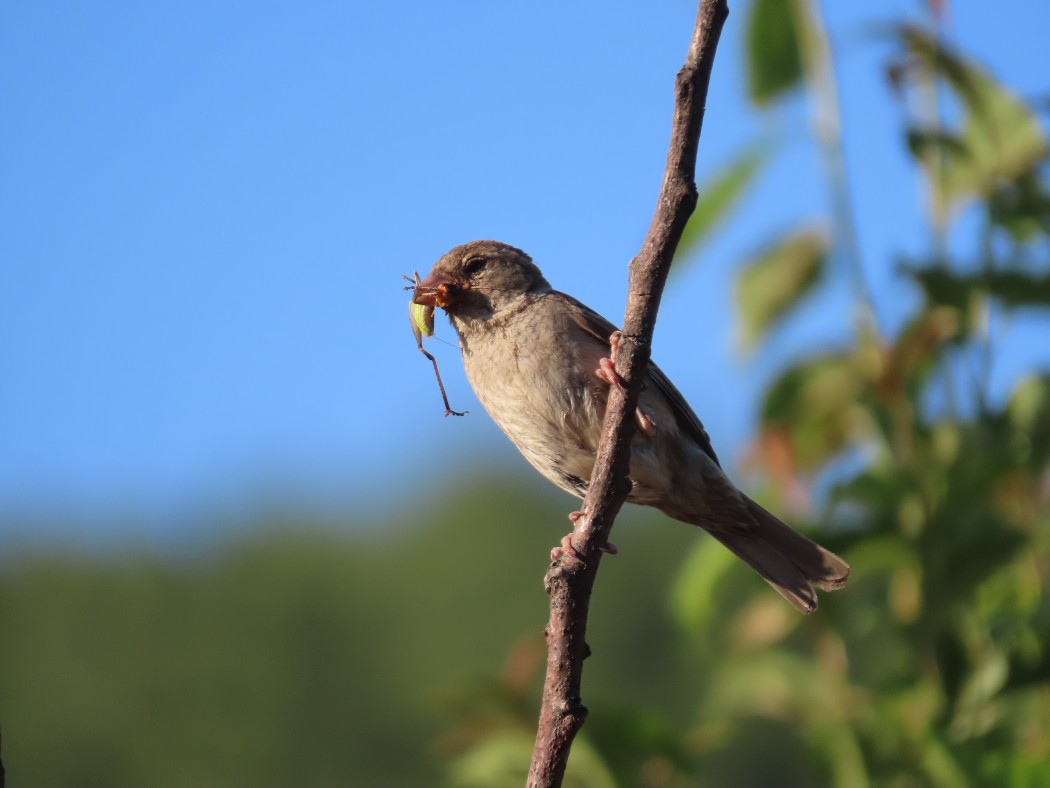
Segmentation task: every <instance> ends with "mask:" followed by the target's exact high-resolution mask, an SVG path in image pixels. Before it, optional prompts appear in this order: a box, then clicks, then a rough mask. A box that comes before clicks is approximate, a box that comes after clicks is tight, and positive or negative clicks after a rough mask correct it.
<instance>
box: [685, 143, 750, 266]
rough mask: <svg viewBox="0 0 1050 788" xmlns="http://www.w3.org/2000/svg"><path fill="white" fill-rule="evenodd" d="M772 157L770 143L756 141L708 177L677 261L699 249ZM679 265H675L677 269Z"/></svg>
mask: <svg viewBox="0 0 1050 788" xmlns="http://www.w3.org/2000/svg"><path fill="white" fill-rule="evenodd" d="M768 158H769V146H768V145H765V144H762V143H754V144H751V145H749V146H747V147H746V148H745V149H744V150H743V151H741V152H740V153H739V154H737V156H736V158H734V159H733V160H732V161H730V162H729V163H728V164H727V165H726V166H724V167H723V168H722V169H720V170H718V171H717V172H716V173H714V175H713V176H711V177H710V178H709V179H707V181H706V183H705V184H704V185H703V189H702V191H701V192H700V194H699V196H698V197H697V201H696V208H695V209H694V210H693V215H692V216H690V217H689V223H688V224H687V225H686V226H685V230H684V231H683V233H682V238H681V240H680V241H679V242H678V251H677V252H676V253H675V259H676V260H682V259H684V258H685V257H686V256H687V255H689V254H690V253H692V252H693V251H694V250H696V249H697V248H698V247H699V246H700V245H701V244H702V243H703V242H704V241H705V240H707V238H708V236H710V235H711V233H712V232H714V230H715V229H717V227H718V225H719V224H720V223H721V222H722V220H724V219H725V217H726V216H727V215H728V214H729V212H730V211H731V210H732V209H733V208H734V207H736V205H737V203H739V202H740V199H741V197H743V195H744V192H745V191H746V190H747V187H748V186H750V185H751V182H752V181H753V180H754V178H755V175H756V174H757V173H758V171H759V169H761V167H762V165H763V164H764V163H765V162H766V159H768ZM678 268H679V266H676V267H675V270H676V271H677V270H678Z"/></svg>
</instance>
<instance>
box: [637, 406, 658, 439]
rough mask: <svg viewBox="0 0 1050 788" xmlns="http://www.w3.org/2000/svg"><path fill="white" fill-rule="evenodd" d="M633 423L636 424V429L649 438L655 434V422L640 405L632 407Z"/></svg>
mask: <svg viewBox="0 0 1050 788" xmlns="http://www.w3.org/2000/svg"><path fill="white" fill-rule="evenodd" d="M634 423H635V424H637V425H638V431H639V432H641V433H642V434H643V435H646V436H648V437H650V438H651V437H653V436H654V435H655V434H656V422H655V421H653V417H652V416H650V415H649V414H648V413H646V412H645V411H644V410H643V409H642V406H641V405H639V406H638V407H637V408H635V409H634Z"/></svg>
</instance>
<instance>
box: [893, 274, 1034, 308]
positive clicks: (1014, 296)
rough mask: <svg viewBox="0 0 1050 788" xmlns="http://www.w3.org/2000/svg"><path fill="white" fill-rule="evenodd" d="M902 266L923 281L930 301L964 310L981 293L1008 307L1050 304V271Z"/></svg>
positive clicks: (920, 281)
mask: <svg viewBox="0 0 1050 788" xmlns="http://www.w3.org/2000/svg"><path fill="white" fill-rule="evenodd" d="M902 268H903V270H904V271H905V272H906V273H907V274H908V275H909V276H911V277H912V279H914V280H915V281H916V282H917V283H918V284H919V286H920V287H921V288H922V289H923V292H924V293H925V294H926V298H927V299H928V300H929V301H930V303H932V304H938V305H941V306H950V307H955V308H956V309H958V310H960V311H962V312H965V311H966V310H967V308H968V307H969V306H970V303H971V301H972V300H973V299H974V298H975V297H977V296H980V295H989V296H992V297H993V298H995V299H996V300H998V301H999V302H1000V303H1001V304H1002V305H1003V306H1004V307H1007V308H1015V309H1016V308H1019V307H1031V306H1044V307H1045V306H1050V274H1044V275H1042V276H1040V275H1038V274H1033V273H1028V272H1026V271H1018V270H1005V271H989V272H987V273H978V274H960V273H957V272H956V271H953V270H952V269H951V268H949V267H948V266H946V265H944V264H937V265H933V266H929V267H923V268H917V267H912V266H908V265H905V266H903V267H902Z"/></svg>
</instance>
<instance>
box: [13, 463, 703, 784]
mask: <svg viewBox="0 0 1050 788" xmlns="http://www.w3.org/2000/svg"><path fill="white" fill-rule="evenodd" d="M571 508H572V499H571V498H569V497H568V496H565V495H562V494H560V493H558V492H556V491H554V490H553V489H552V488H551V489H548V488H547V487H546V486H545V485H543V483H542V482H540V481H538V480H537V482H536V487H534V488H528V487H526V488H525V489H523V488H522V486H521V481H520V479H519V480H516V481H514V482H510V481H508V480H506V479H503V478H485V477H479V476H473V477H470V478H468V479H465V481H464V487H463V489H461V490H453V491H450V492H449V493H448V494H447V495H442V496H440V497H439V498H438V499H437V500H434V501H431V502H430V503H429V504H427V505H425V506H420V508H419V509H418V510H416V511H413V512H408V513H402V514H400V515H399V517H398V519H397V521H393V522H385V523H382V522H377V523H362V522H353V521H350V522H346V523H334V524H328V525H325V526H322V525H319V524H316V523H310V522H302V521H299V520H295V519H292V518H289V519H286V520H283V521H281V522H271V523H268V524H266V525H265V526H263V525H262V524H260V526H259V527H258V528H256V529H254V533H255V535H253V536H251V537H247V538H245V537H241V538H238V539H235V540H233V541H230V542H229V543H227V544H225V545H218V546H216V545H213V546H210V547H206V548H204V547H202V548H201V549H200V552H199V553H195V554H188V555H183V556H181V557H171V556H163V557H162V556H160V555H157V554H149V553H147V554H143V553H134V552H117V553H111V554H98V555H94V556H92V555H84V554H79V553H77V554H74V553H68V552H66V553H63V552H61V551H58V550H49V549H44V548H38V549H36V550H35V551H33V552H28V553H26V552H23V553H21V554H14V555H9V556H8V559H7V560H6V562H5V563H4V564H2V566H0V633H2V642H3V646H4V648H3V652H4V655H3V657H4V658H3V660H2V661H0V699H2V703H0V726H2V731H3V755H4V763H5V765H6V766H7V772H8V776H9V778H10V784H12V785H26V786H34V788H48V786H55V787H57V786H73V785H75V786H78V788H92V786H97V787H98V788H103V787H105V788H117V787H119V786H129V787H130V786H144V785H148V786H156V787H157V788H163V786H173V787H174V786H180V787H182V786H209V785H210V786H220V785H221V786H248V785H250V786H288V785H296V786H344V785H361V786H379V787H382V786H426V785H435V784H439V783H440V782H441V780H442V766H441V764H442V762H443V759H444V758H445V757H446V756H448V755H449V754H451V753H458V752H460V750H461V742H462V740H463V738H464V737H465V736H468V733H469V731H470V729H471V720H475V719H478V714H479V708H480V709H485V710H492V711H493V713H504V710H506V709H508V708H509V709H510V710H511V712H508V713H514V714H519V713H520V716H521V718H522V719H528V718H530V717H532V715H533V713H534V708H533V706H534V703H535V699H536V698H537V697H538V694H539V687H540V685H539V677H538V674H537V668H538V667H539V666H540V664H541V662H542V659H543V627H544V625H545V624H546V615H547V611H546V607H545V605H544V601H543V600H544V596H543V590H542V578H543V573H544V571H545V569H546V563H545V560H544V556H545V555H546V554H547V552H548V551H549V550H550V547H551V545H552V544H555V543H556V542H557V540H558V539H559V538H560V536H561V535H563V533H562V531H563V530H564V529H565V528H568V525H569V523H568V520H567V519H566V517H565V515H566V512H568V511H569V510H570V509H571ZM647 517H650V515H649V514H648V513H647V512H641V511H637V510H636V511H634V512H631V513H628V516H627V517H625V518H624V519H623V521H622V522H621V528H620V536H619V540H620V544H621V545H622V546H623V547H624V549H625V550H630V552H631V555H632V556H633V559H632V565H629V566H628V565H623V564H622V565H620V566H616V565H614V562H610V566H609V567H607V571H604V572H603V577H602V580H601V583H600V584H599V585H600V588H601V593H602V599H603V605H602V608H603V609H602V610H601V611H595V617H594V623H593V633H594V639H593V642H594V645H595V648H596V649H598V648H600V649H601V651H602V652H604V653H605V654H606V656H605V657H604V658H603V659H602V660H601V663H602V664H601V665H599V664H598V662H597V661H596V662H595V664H594V665H593V666H591V667H592V670H591V672H590V674H589V676H588V680H589V687H590V688H591V689H592V690H593V691H594V692H595V693H596V696H597V698H596V702H595V703H594V704H593V705H594V707H595V709H596V713H598V714H599V716H602V717H609V718H612V717H614V716H615V713H616V711H615V708H618V707H614V709H613V711H612V712H610V713H609V714H606V713H605V711H604V710H602V711H601V712H598V711H597V710H598V709H602V706H603V704H602V701H601V700H600V698H601V697H602V696H605V697H606V698H608V699H609V702H610V703H611V702H613V701H615V703H617V704H640V705H642V706H643V707H646V708H647V707H649V706H652V707H655V708H660V709H662V710H663V711H664V712H666V713H672V714H675V713H677V715H678V717H677V720H678V722H679V723H680V724H682V725H684V724H685V721H686V720H687V718H688V706H687V705H686V704H685V703H683V702H682V700H683V699H682V698H680V697H679V696H678V693H679V691H680V686H679V685H678V680H677V675H678V673H679V671H668V669H667V668H668V663H667V658H666V655H667V654H668V653H669V652H670V651H671V650H672V643H673V642H674V640H675V630H674V626H673V623H672V620H671V617H670V615H669V613H668V612H667V611H666V610H665V609H663V607H662V605H661V595H662V594H663V589H664V587H665V585H666V582H665V581H666V577H667V573H668V571H669V570H668V567H672V566H674V565H675V562H676V556H678V555H680V554H681V553H682V552H684V551H685V550H686V548H687V545H688V544H690V543H691V542H692V540H693V539H695V536H696V535H695V533H693V531H692V529H690V528H687V527H684V526H683V527H681V528H674V527H671V528H670V529H668V530H669V532H670V533H668V534H667V538H665V539H662V540H652V539H649V540H646V539H644V533H645V531H646V527H645V526H644V525H643V524H642V523H643V521H644V520H645V518H647ZM559 524H564V525H559ZM215 530H216V531H217V532H222V531H223V530H228V529H226V528H225V526H224V525H223V524H222V523H216V526H215ZM496 531H498V533H499V538H498V539H496V538H489V536H488V535H491V534H492V533H495V532H496ZM529 556H532V559H531V560H530V559H529V558H528V557H529ZM635 561H637V564H635ZM508 655H509V656H508ZM504 665H505V667H504V668H503V670H504V674H503V675H502V676H499V677H496V678H491V677H492V675H493V673H494V672H498V671H499V670H500V669H501V666H504ZM684 667H685V666H684V665H680V666H679V668H684ZM486 713H487V712H486ZM450 719H458V720H461V721H462V722H461V724H459V725H458V727H457V728H456V729H455V730H450V725H449V720H450ZM512 744H513V741H512V740H509V739H508V740H507V741H506V744H505V745H501V744H500V743H499V742H496V743H492V744H491V745H490V746H489V748H488V752H489V755H486V754H485V753H481V754H476V755H475V756H474V758H473V760H474V761H475V763H478V762H481V761H484V759H485V757H498V756H499V750H500V747H501V746H511V745H512ZM527 749H528V750H531V741H529V743H528V748H527ZM580 752H581V753H583V752H584V751H583V750H582V749H581V751H580ZM527 755H528V752H526V758H527ZM581 757H582V756H581ZM594 762H595V764H597V765H600V764H601V760H600V759H598V758H597V756H595V759H594ZM471 768H472V767H471V764H470V763H468V762H467V761H463V762H462V763H460V764H459V765H458V766H457V769H458V773H460V774H462V775H464V777H466V776H469V774H470V772H471ZM477 768H480V767H477ZM596 768H597V766H596ZM602 768H605V767H602ZM475 771H476V769H475ZM589 784H594V783H589Z"/></svg>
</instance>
